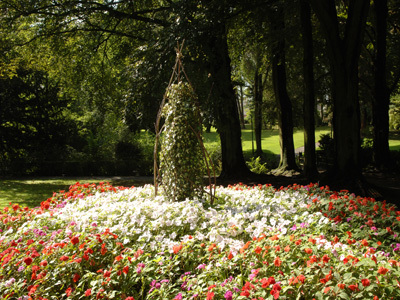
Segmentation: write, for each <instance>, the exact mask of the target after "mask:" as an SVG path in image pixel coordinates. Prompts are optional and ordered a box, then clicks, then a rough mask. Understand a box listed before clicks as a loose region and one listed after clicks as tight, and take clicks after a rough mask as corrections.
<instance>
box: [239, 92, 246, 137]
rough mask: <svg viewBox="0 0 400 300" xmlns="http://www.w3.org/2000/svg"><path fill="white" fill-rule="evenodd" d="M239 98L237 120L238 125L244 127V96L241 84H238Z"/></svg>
mask: <svg viewBox="0 0 400 300" xmlns="http://www.w3.org/2000/svg"><path fill="white" fill-rule="evenodd" d="M239 89H240V98H239V99H238V106H239V120H240V126H241V127H242V129H246V125H245V124H244V99H243V98H244V97H243V86H242V85H240V87H239Z"/></svg>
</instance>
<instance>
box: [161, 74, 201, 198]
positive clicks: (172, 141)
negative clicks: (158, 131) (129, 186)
mask: <svg viewBox="0 0 400 300" xmlns="http://www.w3.org/2000/svg"><path fill="white" fill-rule="evenodd" d="M167 99H168V102H167V103H166V105H165V106H164V107H163V111H162V115H163V117H165V124H164V128H163V135H162V138H161V153H160V174H161V177H162V183H163V189H164V191H165V193H166V194H167V196H168V197H169V198H170V199H172V200H177V201H183V200H185V199H186V198H188V197H193V196H201V194H202V193H203V188H202V185H203V175H204V173H205V172H204V171H205V164H204V156H203V153H202V143H201V138H202V123H201V118H200V113H199V110H198V109H197V106H196V99H197V97H196V95H195V93H194V91H193V89H192V87H191V86H190V85H189V84H187V83H183V82H179V83H178V84H173V85H171V86H170V87H169V89H168V91H167Z"/></svg>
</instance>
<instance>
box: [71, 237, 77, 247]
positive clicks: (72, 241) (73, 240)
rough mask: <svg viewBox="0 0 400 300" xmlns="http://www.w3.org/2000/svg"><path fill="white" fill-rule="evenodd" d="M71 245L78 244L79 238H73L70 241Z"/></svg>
mask: <svg viewBox="0 0 400 300" xmlns="http://www.w3.org/2000/svg"><path fill="white" fill-rule="evenodd" d="M71 243H72V244H73V245H76V244H78V243H79V238H78V237H77V236H74V237H73V238H72V239H71Z"/></svg>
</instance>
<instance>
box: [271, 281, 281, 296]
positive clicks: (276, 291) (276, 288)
mask: <svg viewBox="0 0 400 300" xmlns="http://www.w3.org/2000/svg"><path fill="white" fill-rule="evenodd" d="M281 289H282V288H281V286H280V285H279V283H275V284H274V286H273V287H272V290H271V292H270V294H271V295H272V296H274V299H278V298H279V293H280V290H281Z"/></svg>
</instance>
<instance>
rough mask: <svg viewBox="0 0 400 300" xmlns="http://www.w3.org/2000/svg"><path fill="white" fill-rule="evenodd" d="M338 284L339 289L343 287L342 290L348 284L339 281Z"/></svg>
mask: <svg viewBox="0 0 400 300" xmlns="http://www.w3.org/2000/svg"><path fill="white" fill-rule="evenodd" d="M337 286H338V287H339V289H341V290H343V289H344V288H345V287H346V285H345V284H344V283H338V285H337Z"/></svg>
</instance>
